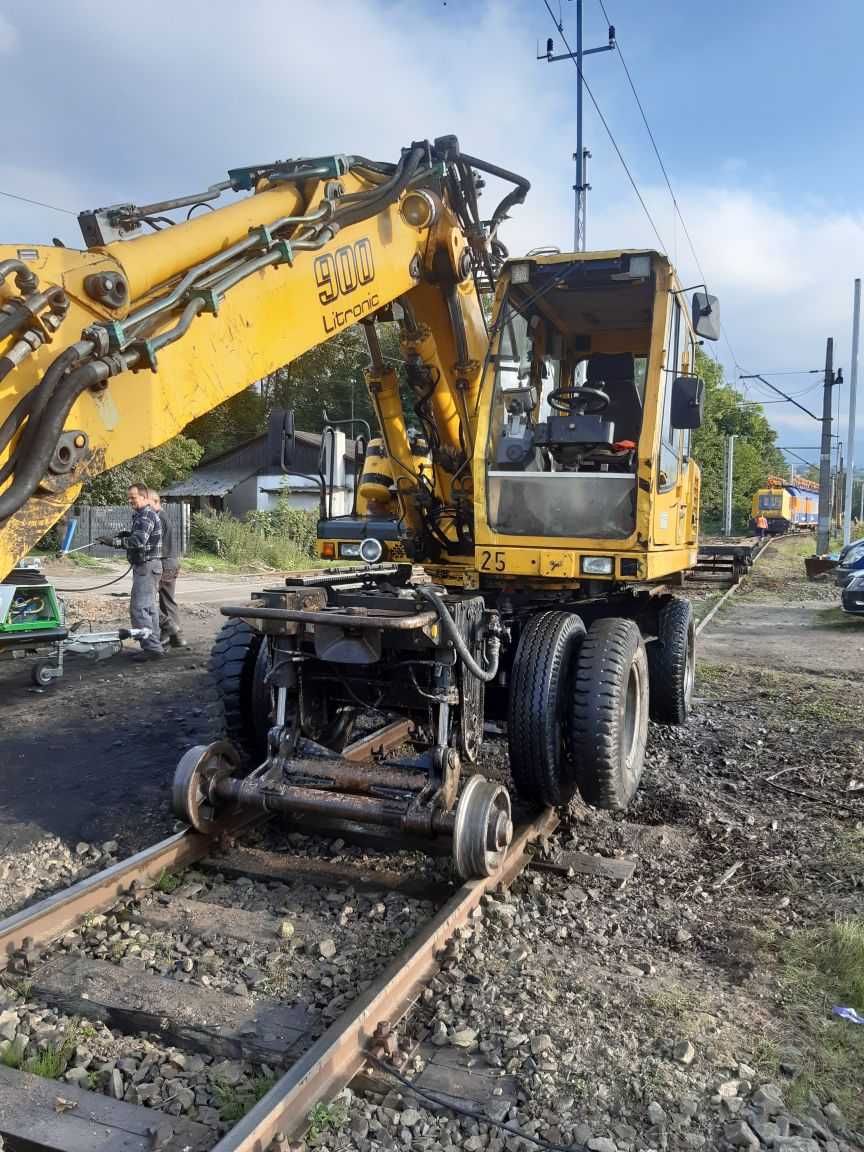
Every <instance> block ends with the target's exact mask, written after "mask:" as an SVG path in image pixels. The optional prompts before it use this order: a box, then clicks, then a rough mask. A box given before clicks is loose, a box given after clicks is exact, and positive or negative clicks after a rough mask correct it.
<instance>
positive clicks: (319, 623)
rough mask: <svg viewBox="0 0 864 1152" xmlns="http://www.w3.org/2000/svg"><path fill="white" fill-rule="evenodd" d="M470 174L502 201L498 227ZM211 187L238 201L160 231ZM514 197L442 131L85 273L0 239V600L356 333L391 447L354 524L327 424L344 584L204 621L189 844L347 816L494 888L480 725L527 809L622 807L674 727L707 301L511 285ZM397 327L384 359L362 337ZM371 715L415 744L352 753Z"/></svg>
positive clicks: (583, 274)
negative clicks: (224, 422)
mask: <svg viewBox="0 0 864 1152" xmlns="http://www.w3.org/2000/svg"><path fill="white" fill-rule="evenodd" d="M484 181H488V182H490V183H498V184H499V185H504V186H505V188H506V192H505V194H504V196H503V198H502V199H501V201H500V203H499V204H498V205H497V207H496V208H495V209H494V210H493V211H492V213H491V214H490V215H489V216H488V217H485V216H482V217H481V215H480V213H479V209H478V204H477V197H478V194H479V191H480V189H481V187H482V186H483V183H484ZM228 188H230V189H231V190H232V191H235V192H242V191H247V192H250V193H252V194H251V195H250V196H247V197H246V198H245V199H244V198H240V199H237V200H235V201H234V202H232V203H230V204H228V205H227V206H225V207H219V206H217V207H215V208H214V210H213V211H211V212H208V213H204V214H201V215H197V216H193V217H192V218H191V219H187V220H182V219H180V220H178V221H177V222H176V223H175V224H173V225H172V226H171V227H164V223H165V219H166V213H170V212H171V211H173V210H175V209H180V210H182V209H186V208H188V207H190V206H193V205H197V204H200V203H201V202H207V203H211V202H212V201H213V200H215V199H217V198H218V196H219V194H220V192H221V191H224V190H227V189H228ZM527 191H528V184H527V182H526V181H525V180H523V179H522V178H521V177H519V176H517V175H516V174H514V173H511V172H507V171H506V170H504V169H502V168H499V167H497V166H496V165H493V164H490V163H488V162H486V161H483V160H480V159H478V158H476V157H473V156H468V155H466V154H465V153H463V152H462V151H461V150H460V148H459V144H458V141H457V140H456V139H455V137H442V138H440V139H438V140H435V141H434V142H429V141H415V142H414V143H413V144H412V145H411V146H410V147H408V148H406V149H404V150H403V152H402V154H401V156H400V158H399V160H398V161H397V162H396V163H395V164H386V163H381V162H375V161H371V160H369V159H367V158H365V157H362V156H344V155H340V156H325V157H318V158H315V159H303V160H288V161H281V162H278V163H274V164H266V165H261V166H258V167H253V168H242V169H234V170H232V171H231V172H230V173H229V179H228V180H227V181H225V182H223V184H221V185H217V186H214V187H213V188H211V189H209V190H208V191H207V192H206V193H203V194H193V195H191V196H185V197H179V198H177V199H175V200H173V201H166V202H162V203H160V204H155V205H153V204H151V205H148V206H146V207H143V208H138V207H135V206H134V205H131V204H123V205H115V206H114V207H112V208H106V209H99V210H97V211H94V212H88V213H84V214H82V216H81V223H82V230H83V231H84V235H85V240H86V242H87V250H86V251H81V252H76V251H74V250H72V249H66V248H56V247H42V246H34V247H22V246H14V245H10V246H4V247H0V578H2V576H3V575H4V574H5V573H6V572H8V571H9V570H10V569H11V568H12V567H13V565H14V563H15V562H16V560H17V559H18V558H19V557H20V556H22V555H23V554H24V553H25V552H26V550H27V549H28V548H29V547H31V546H32V545H33V544H34V543H35V542H36V541H37V540H38V539H39V538H40V536H42V535H43V533H44V532H45V530H46V529H47V528H48V527H49V526H50V525H51V524H52V523H54V522H55V521H56V520H57V519H58V517H59V516H60V515H61V514H62V513H63V511H64V510H65V509H66V508H68V507H69V506H70V505H71V504H72V503H74V500H75V498H76V496H77V494H78V491H79V490H80V486H81V484H82V483H83V482H84V481H85V480H86V479H87V478H88V477H91V476H93V475H96V474H98V473H99V472H101V471H103V470H104V469H105V468H108V467H111V466H112V465H115V464H118V463H120V462H121V461H123V460H126V459H129V458H130V457H132V456H135V455H137V454H138V453H140V452H142V451H144V450H145V449H147V448H150V447H153V446H155V445H157V444H160V443H162V442H163V441H165V440H166V439H168V438H169V437H170V436H173V435H174V434H175V433H177V432H179V431H180V430H181V429H182V428H183V427H184V426H185V425H186V424H188V423H189V421H190V420H192V419H193V418H194V417H195V416H197V415H199V414H201V413H202V412H205V411H207V410H208V409H210V408H212V407H214V406H215V405H216V404H218V403H219V402H220V401H222V400H224V399H225V398H226V397H228V396H230V395H233V394H234V393H237V392H239V391H241V390H242V389H243V388H244V387H246V386H247V385H248V384H249V383H250V382H252V381H254V380H256V379H260V378H261V377H263V376H265V375H266V374H267V373H270V372H273V371H275V370H276V369H277V368H279V367H280V366H281V365H283V364H285V363H287V362H289V361H291V360H293V359H294V358H296V357H297V356H299V355H300V354H301V353H303V352H305V351H306V350H308V349H310V348H312V347H315V346H316V345H318V344H320V343H322V342H324V341H325V340H328V339H330V338H331V337H332V336H334V335H335V334H336V333H337V332H339V331H342V330H344V328H345V327H346V326H348V325H350V324H355V323H359V324H361V325H362V326H363V329H364V331H365V334H366V338H367V342H368V346H369V355H370V365H369V369H368V372H367V376H366V383H367V387H368V391H369V396H370V400H371V402H372V406H373V408H374V410H375V414H376V418H377V424H378V428H377V429H376V430H375V433H374V435H373V434H372V433H371V430H369V429H365V430H362V429H359V426H355V425H352V424H351V422H349V427H348V433H349V434H350V435H351V436H352V437H354V436H355V433H356V432H358V429H359V431H360V434H359V435H357V436H356V437H355V438H356V448H357V459H358V460H359V461H361V462H362V463H361V467H360V468H359V469H358V481H357V491H356V497H355V500H354V504H353V507H352V509H351V510H350V512H349V513H348V514H347V515H338V516H335V515H333V514H332V508H333V507H334V501H333V500H332V499H330V497H331V495H332V491H333V488H334V486H335V484H334V482H333V474H334V468H335V463H334V462H335V461H337V460H339V459H340V458H341V452H340V451H339V450H338V449H337V442H339V438H340V437H341V436H343V435H344V434H345V433H344V429H343V427H339V428H337V427H336V426H335V425H329V424H328V425H327V426H326V427H325V436H324V437H323V442H324V444H325V453H324V458H323V459H322V461H321V465H320V469H319V480H320V486H321V493H322V500H321V509H322V511H321V519H320V523H319V530H318V538H319V551H320V554H321V556H322V557H324V558H326V559H332V560H334V561H337V562H338V561H340V560H341V561H351V563H350V564H343V565H341V566H339V565H338V563H337V565H336V566H334V567H332V568H329V569H323V570H322V569H317V570H315V571H313V572H310V573H297V574H293V575H292V576H291V577H290V578H289V580H288V581H287V582H286V583H284V584H281V585H274V586H272V587H270V588H267V589H264V590H262V591H260V592H258V593H256V594H254V596H253V598H252V602H251V603H248V604H243V605H235V606H226V607H224V608H223V609H222V611H223V614H224V615H225V616H226V617H228V620H227V622H226V624H225V625H224V627H223V629H222V631H221V632H220V634H219V636H218V638H217V640H216V643H215V645H214V649H213V655H212V658H211V671H212V672H213V675H214V677H215V679H216V681H217V685H218V687H219V689H220V692H221V695H222V699H223V702H224V705H225V709H224V712H225V734H226V736H227V737H228V738H229V740H230V743H229V742H227V741H220V742H218V743H216V744H213V745H210V746H208V747H198V748H194V749H191V750H190V751H189V753H187V755H186V756H184V757H183V759H182V760H181V762H180V764H179V765H178V769H177V775H176V778H175V786H174V803H175V808H176V810H177V812H178V813H179V814H180V815H181V816H183V817H184V818H185V819H186V820H188V821H189V822H190V823H192V824H193V825H194V826H195V827H198V828H200V829H205V830H209V829H212V828H213V826H214V821H217V820H218V817H219V814H220V813H221V811H223V810H225V809H230V808H236V807H237V806H238V805H239V806H242V807H251V808H261V809H264V810H267V811H285V812H290V813H295V814H296V813H305V814H312V815H317V816H328V817H333V818H337V819H348V820H351V821H352V822H355V823H356V822H358V821H360V822H365V823H370V824H375V825H378V826H384V827H389V828H396V829H401V830H408V831H410V832H412V833H415V834H423V835H427V836H449V837H451V838H452V842H453V856H454V861H455V866H456V868H457V870H458V871H459V873H460V874H461V875H463V876H469V875H478V874H488V873H489V872H491V871H494V870H495V869H496V868H497V867H499V866H500V864H501V861H502V860H503V856H504V854H505V853H506V851H507V846H508V844H509V841H510V837H511V833H512V824H511V820H510V798H509V792H508V790H507V789H506V788H505V787H504V786H503V785H501V784H500V783H497V782H493V781H487V780H485V779H483V777H482V776H479V775H477V774H474V775H472V776H471V777H470V779H468V781H467V783H464V786H463V781H462V773H463V769H464V768H465V767H466V766H468V765H471V764H473V763H474V762H475V761H476V759H477V755H478V751H479V748H480V744H481V742H482V739H483V731H484V719H490V720H495V721H497V722H502V721H503V722H504V723H505V724H506V726H507V732H508V741H509V758H510V767H511V775H512V783H513V787H514V789H515V791H516V793H517V794H518V796H519V797H520V799H521V800H522V801H523V802H524V803H526V804H529V805H533V806H538V805H564V804H566V803H567V802H568V801H569V799H570V797H571V796H572V795H573V794H574V792H575V791H576V790H577V789H578V790H579V792H580V793H581V795H582V796H583V798H584V799H585V800H586V801H588V802H589V803H592V804H595V805H598V806H602V807H607V808H618V809H623V808H625V807H626V806H627V804H628V803H629V801H630V800H631V798H632V797H633V795H634V793H635V791H636V788H637V787H638V783H639V778H640V775H641V772H642V767H643V762H644V752H645V742H646V738H647V725H648V716H649V712H650V714H651V716H653V718H654V719H655V720H659V721H662V722H664V723H674V724H680V723H683V722H684V720H685V719H686V718H687V715H688V713H689V710H690V706H691V699H692V691H693V674H694V667H695V648H694V645H695V632H694V624H693V618H692V613H691V610H690V606H689V604H688V603H687V602H686V601H683V600H678V599H676V598H675V597H673V596H672V595H671V594H670V593H669V592H668V591H667V590H666V589H665V587H664V586H663V581H665V580H666V579H667V578H668V577H670V576H673V575H674V574H676V573H678V572H681V571H683V570H685V569H687V568H689V567H692V565H693V564H694V563H695V560H696V544H697V539H696V538H697V525H698V519H699V485H700V476H699V469H698V468H697V466H696V465H695V463H694V462H693V461H692V459H691V458H690V446H689V440H690V435H691V432H692V430H693V429H694V428H696V427H698V425H699V422H700V420H701V415H702V391H703V389H702V381H700V380H699V379H698V378H697V377H696V375H695V373H694V348H695V341H696V339H697V337H701V338H704V339H716V338H717V335H718V332H719V312H718V304H717V301H716V299H715V298H714V297H712V296H710V295H708V293H707V291H697V292H694V293H693V295H692V298H691V299H690V302H689V307H688V302H687V298H686V296H685V290H684V289H683V288H682V286H681V284H680V283H679V281H678V279H677V278H676V275H675V271H674V269H673V268H672V266H671V264H670V263H669V261H668V260H667V259H666V257H665V256H662V255H660V254H659V253H657V252H652V251H644V250H639V251H623V250H616V251H609V252H594V253H571V254H558V253H555V254H551V255H550V254H548V253H546V254H542V255H541V254H538V255H534V256H529V257H526V258H523V259H514V260H509V259H508V258H507V253H506V250H505V249H504V248H503V245H502V244H501V242H500V240H499V239H498V229H499V227H500V225H501V224H502V222H503V221H504V220H505V219H506V217H507V215H508V213H509V211H510V210H511V209H512V208H513V207H514V206H515V205H517V204H519V203H521V202H522V201H523V200H524V198H525V195H526V193H527ZM169 218H170V217H169ZM148 223H149V224H152V225H153V227H155V228H158V227H160V225H162V227H161V230H159V231H157V232H156V233H155V234H153V235H140V234H138V233H140V232H141V230H142V228H143V227H144V226H145V225H147V224H148ZM484 297H485V299H484ZM393 323H395V324H397V325H398V326H399V337H400V353H401V363H398V364H394V363H393V362H392V360H386V359H385V358H384V356H382V354H381V349H380V345H379V337H378V328H379V326H380V325H382V324H393ZM292 430H293V421H292V420H291V419H290V417H288V416H287V414H286V415H285V416H284V418H283V419H282V420H281V421H280V422H279V424H278V426H276V427H275V428H274V436H273V448H274V452H276V451H277V450H278V458H279V460H280V462H281V463H282V465H283V466H284V467H285V468H286V469H287V470H288V471H290V468H291V454H292ZM328 445H329V449H328V448H327V447H326V446H328ZM328 450H329V453H330V460H329V471H330V475H329V476H328V460H327V452H328ZM358 561H359V562H361V563H360V564H358ZM363 562H365V563H363ZM420 567H422V569H423V570H424V571H422V572H421V571H418V568H420ZM382 711H383V712H384V713H386V714H388V715H389V716H391V717H401V718H408V719H410V721H411V723H412V737H411V740H412V744H413V754H412V755H410V756H406V757H403V758H401V759H399V760H395V761H393V760H391V761H388V762H386V763H385V764H370V765H365V766H358V765H357V764H355V763H354V762H353V761H351V760H349V759H347V758H346V759H343V758H341V757H340V755H339V753H340V752H341V750H342V749H343V748H344V746H345V744H346V741H349V740H350V736H351V732H352V731H353V730H355V728H356V726H357V725H358V723H359V722H361V721H362V720H363V718H364V716H368V715H369V714H370V713H372V712H375V713H381V712H382ZM250 759H251V760H253V762H255V763H257V765H258V768H257V770H256V771H254V772H253V773H251V774H249V775H246V774H244V773H243V771H241V768H242V767H245V766H246V765H245V764H244V760H245V761H248V760H250Z"/></svg>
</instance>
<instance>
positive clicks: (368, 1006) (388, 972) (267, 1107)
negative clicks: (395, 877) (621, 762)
mask: <svg viewBox="0 0 864 1152" xmlns="http://www.w3.org/2000/svg"><path fill="white" fill-rule="evenodd" d="M557 823H558V817H557V816H556V814H555V812H554V811H553V810H552V809H550V808H547V809H545V810H544V811H543V812H542V813H541V814H540V815H539V816H538V817H537V818H536V819H535V820H533V821H532V822H531V823H529V824H525V825H523V826H522V827H521V828H519V829H518V830H517V833H516V835H515V837H514V839H513V843H512V845H511V846H510V851H509V853H508V854H507V858H506V860H505V861H504V864H503V867H502V868H501V869H500V871H498V872H497V873H496V874H495V875H494V876H487V877H484V878H483V879H480V880H469V881H468V882H467V883H465V884H463V885H462V887H461V888H459V889H457V891H456V892H455V893H454V894H453V896H452V897H451V898H450V899H449V900H448V901H447V903H446V904H445V905H444V906H443V907H442V908H441V909H440V910H439V911H438V912H437V913H436V914H435V916H434V917H433V918H432V919H431V920H430V921H429V922H428V923H427V924H426V926H425V927H424V928H423V929H422V930H421V931H420V933H419V934H418V935H417V936H416V937H415V938H414V939H413V940H412V941H411V943H410V944H409V946H408V947H407V948H406V949H405V951H404V952H402V953H401V954H400V955H399V956H397V957H396V958H395V960H393V961H392V962H391V963H390V964H389V965H388V966H387V968H386V969H385V970H384V972H383V973H382V974H381V976H379V977H378V979H377V980H375V981H374V982H373V984H371V985H370V987H369V988H367V989H366V991H365V992H364V993H363V994H362V995H361V996H359V997H358V998H357V1000H355V1001H354V1003H353V1004H352V1005H351V1006H350V1007H349V1008H348V1009H346V1011H345V1012H344V1013H343V1014H342V1015H341V1016H340V1017H339V1019H338V1020H336V1021H335V1023H333V1024H332V1025H331V1026H330V1027H329V1028H328V1029H327V1031H326V1032H325V1033H324V1035H323V1036H321V1038H320V1039H319V1040H317V1041H316V1042H315V1044H314V1045H313V1046H312V1047H311V1048H310V1049H309V1051H308V1052H306V1053H305V1054H304V1055H303V1056H301V1057H300V1059H299V1060H298V1061H297V1062H296V1063H295V1064H294V1065H293V1066H292V1067H291V1068H290V1069H289V1070H288V1071H287V1072H286V1073H285V1075H284V1076H282V1078H281V1079H280V1080H279V1081H278V1082H277V1083H276V1084H275V1085H274V1086H273V1087H272V1088H271V1089H270V1091H269V1092H268V1093H267V1095H266V1096H263V1097H262V1098H261V1100H259V1102H258V1103H257V1104H256V1105H255V1107H254V1108H252V1109H251V1110H250V1111H249V1112H247V1113H246V1115H245V1116H244V1117H243V1119H242V1120H241V1121H240V1122H239V1123H238V1124H237V1125H235V1127H234V1128H232V1129H231V1131H230V1132H228V1133H227V1134H226V1135H225V1136H223V1137H222V1139H221V1140H220V1141H219V1143H218V1144H216V1145H215V1147H214V1149H213V1152H264V1149H266V1148H267V1147H268V1146H269V1144H270V1142H271V1141H272V1140H273V1138H274V1137H275V1136H277V1135H278V1134H280V1133H284V1134H285V1135H287V1136H288V1137H289V1138H293V1137H296V1136H298V1135H300V1134H301V1133H302V1131H303V1130H304V1129H305V1128H306V1127H307V1125H308V1116H309V1113H310V1112H311V1110H312V1109H313V1108H314V1106H315V1104H316V1103H318V1101H320V1100H329V1099H332V1097H333V1096H335V1095H336V1094H337V1093H338V1092H340V1091H341V1090H342V1089H343V1088H344V1087H345V1086H346V1085H347V1084H348V1083H350V1081H351V1080H352V1079H353V1077H354V1076H355V1075H356V1074H357V1073H358V1072H359V1071H360V1070H361V1068H362V1067H363V1064H364V1062H365V1059H366V1049H367V1046H368V1045H369V1043H370V1042H371V1040H372V1037H373V1035H374V1033H375V1031H376V1029H377V1028H378V1026H379V1025H380V1024H390V1025H395V1024H396V1023H397V1022H398V1020H399V1019H401V1017H402V1016H404V1014H405V1013H406V1012H407V1011H408V1009H409V1008H410V1007H411V1005H412V1004H413V1002H414V1001H415V1000H416V998H417V996H418V995H419V994H420V992H421V990H422V989H423V987H424V986H425V984H426V983H427V981H428V980H429V978H430V977H431V976H432V975H433V974H434V972H435V971H436V969H437V961H436V956H437V954H438V952H440V950H441V949H442V948H443V947H444V945H445V944H446V943H447V941H448V940H449V939H450V938H451V937H452V936H453V934H454V933H455V932H456V931H457V929H459V928H461V927H462V926H463V925H464V924H466V923H467V921H468V920H469V918H470V916H471V913H472V912H473V911H474V909H475V908H476V907H477V906H478V905H479V903H480V900H481V899H482V897H483V896H484V895H485V894H486V893H487V892H489V891H492V890H493V889H495V888H497V887H499V886H504V887H506V886H508V885H509V884H512V882H513V881H514V880H515V879H516V877H517V876H518V875H519V873H520V872H522V870H523V869H524V868H525V867H526V865H527V864H528V861H529V859H530V854H529V851H528V849H529V845H530V844H531V843H532V842H533V841H535V840H537V839H540V838H542V837H544V836H548V835H549V834H550V833H551V832H552V831H553V830H554V828H555V827H556V825H557Z"/></svg>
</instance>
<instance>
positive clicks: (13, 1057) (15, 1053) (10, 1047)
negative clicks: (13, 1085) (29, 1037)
mask: <svg viewBox="0 0 864 1152" xmlns="http://www.w3.org/2000/svg"><path fill="white" fill-rule="evenodd" d="M26 1050H27V1041H26V1040H25V1039H24V1037H23V1036H16V1037H15V1039H14V1040H7V1041H6V1043H5V1044H4V1045H3V1046H2V1048H0V1064H2V1065H3V1066H4V1067H6V1068H20V1067H21V1065H22V1064H23V1063H24V1053H25V1052H26Z"/></svg>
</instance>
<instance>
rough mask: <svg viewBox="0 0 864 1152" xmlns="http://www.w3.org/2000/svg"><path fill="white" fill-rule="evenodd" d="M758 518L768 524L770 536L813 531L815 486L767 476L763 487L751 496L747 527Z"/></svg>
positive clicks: (816, 512) (816, 517)
mask: <svg viewBox="0 0 864 1152" xmlns="http://www.w3.org/2000/svg"><path fill="white" fill-rule="evenodd" d="M759 516H764V517H765V519H766V520H767V521H768V532H769V533H770V534H771V535H773V536H779V535H782V534H783V533H785V532H799V531H804V530H807V531H815V529H816V526H817V524H818V521H819V487H818V485H816V484H814V483H813V482H812V481H809V480H805V479H803V478H797V479H793V480H791V481H789V480H784V479H782V477H778V476H769V477H768V482H767V484H766V486H765V487H764V488H759V489H758V491H756V492H755V493H754V494H753V507H752V509H751V518H750V526H751V528H755V526H756V521H757V519H758V517H759Z"/></svg>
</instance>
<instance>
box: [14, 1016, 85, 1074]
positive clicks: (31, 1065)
mask: <svg viewBox="0 0 864 1152" xmlns="http://www.w3.org/2000/svg"><path fill="white" fill-rule="evenodd" d="M79 1035H80V1032H79V1021H78V1020H72V1021H71V1022H70V1023H69V1025H68V1026H67V1028H66V1031H65V1033H64V1035H63V1039H62V1040H61V1041H60V1042H59V1043H56V1044H49V1045H48V1047H47V1048H44V1049H43V1050H42V1051H41V1052H38V1053H37V1054H36V1055H35V1056H31V1058H30V1059H29V1060H28V1061H27V1062H26V1064H24V1066H23V1067H24V1071H25V1072H31V1073H32V1074H33V1075H34V1076H42V1077H44V1078H45V1079H46V1080H57V1079H59V1077H61V1076H62V1075H63V1073H64V1072H65V1071H66V1068H67V1067H68V1064H69V1060H70V1058H71V1056H72V1049H73V1048H74V1047H75V1045H76V1044H77V1042H78V1037H79Z"/></svg>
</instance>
